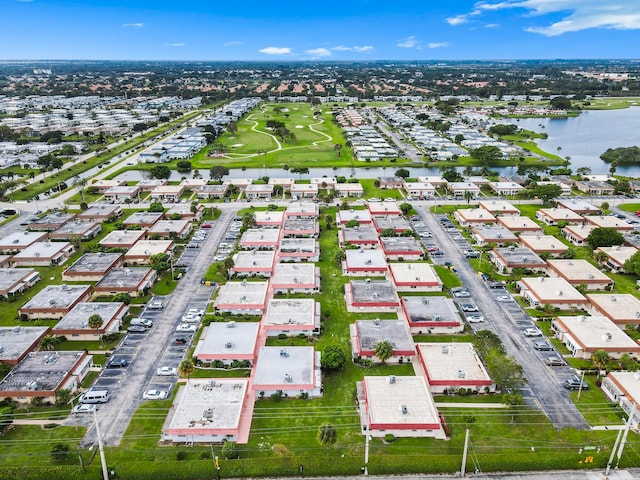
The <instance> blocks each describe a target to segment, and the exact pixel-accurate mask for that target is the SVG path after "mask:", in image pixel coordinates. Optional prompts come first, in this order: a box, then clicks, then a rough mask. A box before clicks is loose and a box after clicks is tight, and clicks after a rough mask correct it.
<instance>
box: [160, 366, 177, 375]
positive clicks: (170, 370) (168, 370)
mask: <svg viewBox="0 0 640 480" xmlns="http://www.w3.org/2000/svg"><path fill="white" fill-rule="evenodd" d="M177 374H178V369H177V368H176V367H167V366H165V367H160V368H158V370H156V375H160V376H161V377H170V376H172V375H177Z"/></svg>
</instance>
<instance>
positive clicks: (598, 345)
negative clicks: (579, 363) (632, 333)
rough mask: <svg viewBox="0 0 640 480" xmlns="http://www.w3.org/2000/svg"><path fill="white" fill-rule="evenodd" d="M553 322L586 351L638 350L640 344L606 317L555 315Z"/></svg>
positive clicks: (639, 349)
mask: <svg viewBox="0 0 640 480" xmlns="http://www.w3.org/2000/svg"><path fill="white" fill-rule="evenodd" d="M554 323H555V324H557V325H559V326H560V328H561V330H562V331H564V332H567V333H568V334H569V335H570V336H571V337H572V338H573V339H575V340H576V341H577V342H578V343H579V344H580V346H581V347H582V349H583V350H586V351H595V350H605V351H612V350H614V351H629V352H639V351H640V346H638V344H637V343H636V342H635V341H633V339H631V338H630V337H629V336H628V335H627V334H626V333H624V332H623V331H622V330H621V329H620V327H618V326H617V325H616V324H615V323H613V322H612V321H611V320H609V319H608V318H607V317H601V316H594V317H586V316H584V315H578V316H573V317H556V319H555V320H554Z"/></svg>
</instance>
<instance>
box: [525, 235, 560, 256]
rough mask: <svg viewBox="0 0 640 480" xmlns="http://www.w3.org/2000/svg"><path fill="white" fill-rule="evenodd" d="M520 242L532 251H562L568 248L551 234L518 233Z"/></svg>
mask: <svg viewBox="0 0 640 480" xmlns="http://www.w3.org/2000/svg"><path fill="white" fill-rule="evenodd" d="M520 243H521V244H523V245H524V246H525V247H528V248H530V249H531V250H533V251H534V252H544V251H549V252H564V251H565V250H567V249H568V248H569V247H567V246H566V245H564V244H563V243H562V242H561V241H560V240H558V239H557V238H556V237H554V236H553V235H520Z"/></svg>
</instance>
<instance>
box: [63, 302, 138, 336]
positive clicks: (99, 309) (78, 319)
mask: <svg viewBox="0 0 640 480" xmlns="http://www.w3.org/2000/svg"><path fill="white" fill-rule="evenodd" d="M123 308H124V309H126V310H129V308H128V307H127V306H126V304H124V303H122V302H81V303H78V304H77V305H76V306H74V307H73V308H72V309H71V310H70V311H69V313H67V314H66V315H65V316H64V317H62V319H61V320H60V321H59V322H58V323H57V324H56V326H55V327H54V330H71V329H73V330H76V329H86V330H88V329H89V323H88V320H89V317H90V316H91V315H100V317H101V318H102V320H103V324H102V326H101V327H100V328H101V329H104V328H105V327H107V326H108V324H109V322H111V321H112V320H113V319H114V318H115V317H116V316H117V315H118V313H120V312H121V311H122V309H123Z"/></svg>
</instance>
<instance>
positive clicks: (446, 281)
mask: <svg viewBox="0 0 640 480" xmlns="http://www.w3.org/2000/svg"><path fill="white" fill-rule="evenodd" d="M433 268H434V270H435V271H436V273H437V274H438V276H439V277H440V280H442V285H443V286H444V287H445V288H455V287H459V286H461V285H462V282H461V281H460V279H459V278H458V276H457V275H456V274H455V272H453V271H451V270H450V269H449V268H448V267H445V266H442V265H433Z"/></svg>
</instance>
